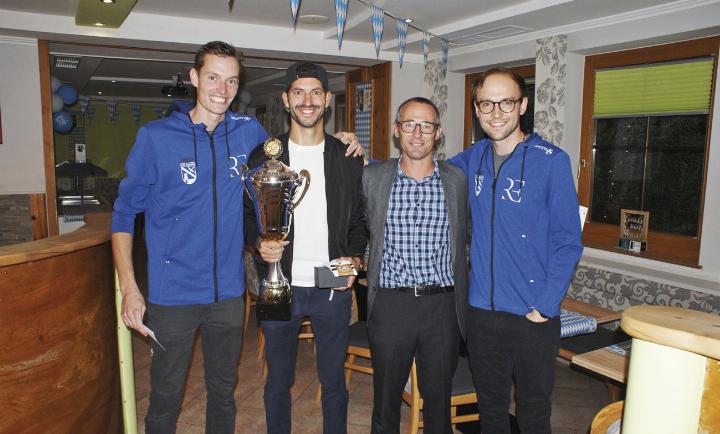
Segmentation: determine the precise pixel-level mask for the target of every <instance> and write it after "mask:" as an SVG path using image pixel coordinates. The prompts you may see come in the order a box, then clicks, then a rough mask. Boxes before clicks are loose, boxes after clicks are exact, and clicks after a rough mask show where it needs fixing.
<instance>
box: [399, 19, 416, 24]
mask: <svg viewBox="0 0 720 434" xmlns="http://www.w3.org/2000/svg"><path fill="white" fill-rule="evenodd" d="M402 20H403V21H405V22H406V23H408V24H410V23H412V22H413V21H415V20H413V19H412V18H403V19H402Z"/></svg>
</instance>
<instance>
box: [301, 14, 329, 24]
mask: <svg viewBox="0 0 720 434" xmlns="http://www.w3.org/2000/svg"><path fill="white" fill-rule="evenodd" d="M298 21H300V22H301V23H304V24H325V23H327V22H328V21H330V18H328V17H326V16H325V15H313V14H308V15H300V16H299V17H298Z"/></svg>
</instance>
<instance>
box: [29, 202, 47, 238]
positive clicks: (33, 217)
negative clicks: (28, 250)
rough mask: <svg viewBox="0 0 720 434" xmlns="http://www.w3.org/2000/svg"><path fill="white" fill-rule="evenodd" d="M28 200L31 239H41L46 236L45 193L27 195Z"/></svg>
mask: <svg viewBox="0 0 720 434" xmlns="http://www.w3.org/2000/svg"><path fill="white" fill-rule="evenodd" d="M28 201H29V202H30V226H31V228H32V239H33V241H35V240H41V239H43V238H47V237H48V226H47V208H46V206H45V195H44V194H42V193H38V194H30V195H28Z"/></svg>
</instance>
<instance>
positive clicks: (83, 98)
mask: <svg viewBox="0 0 720 434" xmlns="http://www.w3.org/2000/svg"><path fill="white" fill-rule="evenodd" d="M79 100H80V113H82V114H85V112H86V111H87V108H88V104H90V97H89V96H87V95H80V98H79Z"/></svg>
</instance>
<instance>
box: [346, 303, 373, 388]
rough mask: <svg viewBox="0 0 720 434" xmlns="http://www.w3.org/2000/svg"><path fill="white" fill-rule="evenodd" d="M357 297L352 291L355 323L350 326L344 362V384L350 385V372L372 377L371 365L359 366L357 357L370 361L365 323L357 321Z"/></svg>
mask: <svg viewBox="0 0 720 434" xmlns="http://www.w3.org/2000/svg"><path fill="white" fill-rule="evenodd" d="M357 312H358V306H357V297H356V295H355V290H354V289H353V315H354V318H355V320H356V321H355V322H354V323H353V324H352V325H351V326H350V339H349V342H348V349H347V359H346V360H345V382H346V383H347V384H349V383H350V376H351V375H352V371H356V372H362V373H364V374H369V375H373V368H372V365H368V363H367V362H365V363H363V364H361V363H357V362H358V360H357V359H358V357H359V358H361V359H364V360H366V361H370V360H371V359H372V355H371V354H370V343H369V341H368V333H367V323H366V322H365V321H357Z"/></svg>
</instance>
